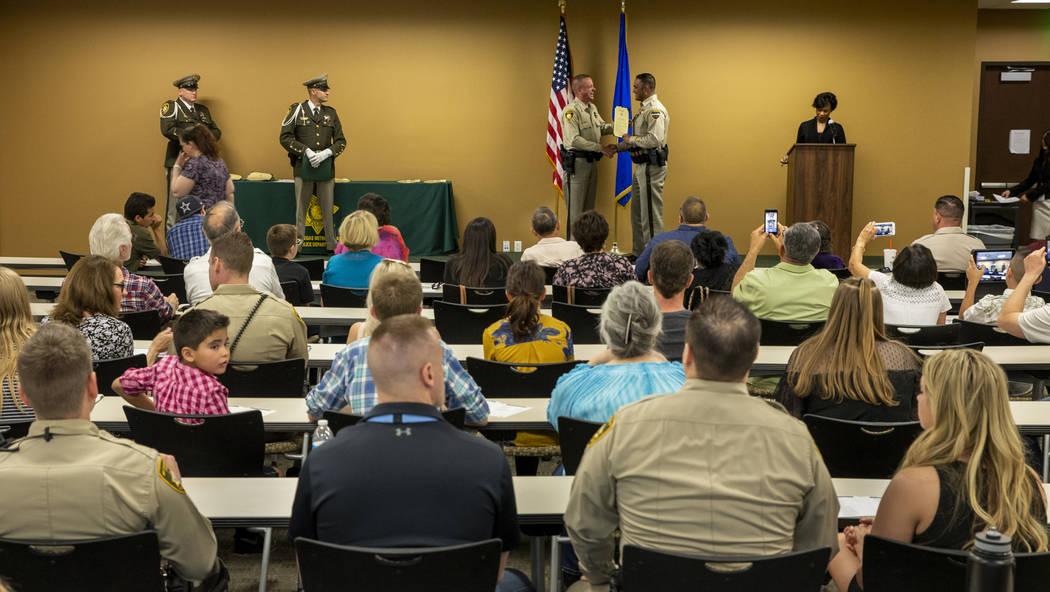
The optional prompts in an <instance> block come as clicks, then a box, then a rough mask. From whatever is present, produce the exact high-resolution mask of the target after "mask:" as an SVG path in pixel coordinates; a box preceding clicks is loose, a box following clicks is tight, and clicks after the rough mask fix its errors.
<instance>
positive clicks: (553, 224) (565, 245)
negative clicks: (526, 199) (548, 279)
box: [521, 206, 583, 267]
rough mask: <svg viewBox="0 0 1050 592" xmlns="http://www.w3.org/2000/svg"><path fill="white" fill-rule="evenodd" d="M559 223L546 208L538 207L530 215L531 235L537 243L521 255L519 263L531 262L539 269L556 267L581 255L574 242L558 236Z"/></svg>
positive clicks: (581, 252)
mask: <svg viewBox="0 0 1050 592" xmlns="http://www.w3.org/2000/svg"><path fill="white" fill-rule="evenodd" d="M559 230H561V222H559V221H558V218H557V216H555V215H554V211H552V210H551V209H550V208H548V207H547V206H540V207H538V208H536V211H535V212H533V213H532V234H533V236H535V237H537V238H539V239H540V240H539V242H537V243H536V244H535V245H532V246H531V247H529V248H527V249H525V250H524V251H523V252H522V253H521V262H522V263H526V262H528V261H532V262H533V263H535V264H536V265H539V266H540V267H558V266H559V265H561V264H562V263H565V262H566V261H568V260H569V259H575V258H577V257H579V256H580V255H583V249H581V248H580V245H579V244H578V243H577V242H576V241H570V240H565V239H563V238H562V237H560V236H558V231H559Z"/></svg>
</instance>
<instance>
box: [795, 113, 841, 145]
mask: <svg viewBox="0 0 1050 592" xmlns="http://www.w3.org/2000/svg"><path fill="white" fill-rule="evenodd" d="M795 143H796V144H845V143H846V131H845V130H844V129H842V124H841V123H839V122H837V121H834V122H832V121H829V122H828V125H827V126H825V127H824V133H822V134H818V133H817V118H816V117H814V118H813V119H810V120H809V121H803V122H802V123H801V124H800V125H799V126H798V138H797V139H796V140H795Z"/></svg>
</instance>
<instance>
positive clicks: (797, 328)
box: [759, 319, 824, 345]
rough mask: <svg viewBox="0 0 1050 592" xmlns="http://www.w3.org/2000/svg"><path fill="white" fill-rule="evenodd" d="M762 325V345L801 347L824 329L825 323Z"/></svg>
mask: <svg viewBox="0 0 1050 592" xmlns="http://www.w3.org/2000/svg"><path fill="white" fill-rule="evenodd" d="M759 322H761V323H762V339H761V340H760V342H759V343H761V344H762V345H799V344H800V343H802V342H803V341H805V340H807V339H809V338H810V337H812V336H814V335H816V334H817V333H818V332H819V331H820V330H821V329H823V328H824V321H771V320H769V319H759Z"/></svg>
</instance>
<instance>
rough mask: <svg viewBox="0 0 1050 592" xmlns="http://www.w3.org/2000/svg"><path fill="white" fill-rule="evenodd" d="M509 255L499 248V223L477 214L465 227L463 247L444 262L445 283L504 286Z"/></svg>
mask: <svg viewBox="0 0 1050 592" xmlns="http://www.w3.org/2000/svg"><path fill="white" fill-rule="evenodd" d="M510 263H511V261H510V257H507V256H506V255H504V254H503V253H497V252H496V227H495V226H493V225H492V220H489V219H488V218H474V219H473V220H471V221H470V222H468V223H467V227H466V228H465V229H463V247H462V248H461V249H460V250H459V253H457V254H455V255H453V256H451V257H449V258H448V261H446V262H445V277H444V282H445V283H446V284H458V285H460V286H470V287H474V288H480V287H492V288H502V287H504V286H505V285H506V283H507V270H508V269H510Z"/></svg>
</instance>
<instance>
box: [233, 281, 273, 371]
mask: <svg viewBox="0 0 1050 592" xmlns="http://www.w3.org/2000/svg"><path fill="white" fill-rule="evenodd" d="M265 300H266V294H263V295H262V296H259V300H257V301H256V302H255V306H253V307H252V311H251V312H250V313H248V317H247V318H246V319H244V324H243V325H241V330H240V331H237V336H236V337H234V338H233V343H231V344H230V359H231V360H232V359H233V350H234V349H236V348H237V343H238V342H239V341H240V340H241V336H242V335H244V330H245V329H247V328H248V323H250V322H252V318H253V317H254V316H255V313H257V312H259V307H260V306H262V303H263V302H264V301H265Z"/></svg>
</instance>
